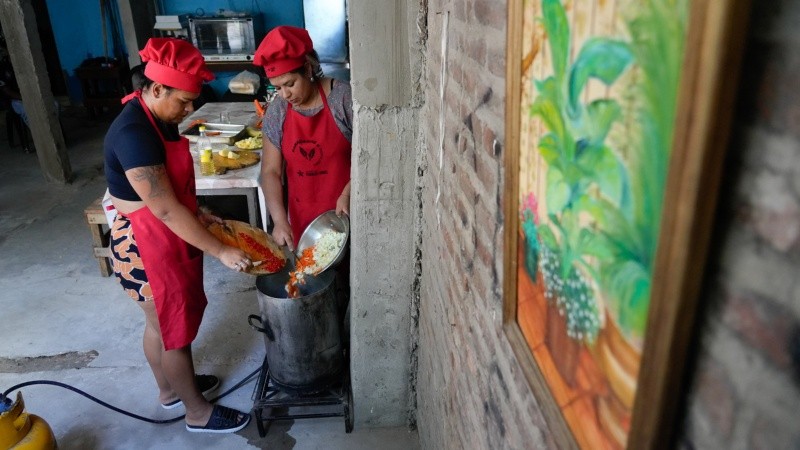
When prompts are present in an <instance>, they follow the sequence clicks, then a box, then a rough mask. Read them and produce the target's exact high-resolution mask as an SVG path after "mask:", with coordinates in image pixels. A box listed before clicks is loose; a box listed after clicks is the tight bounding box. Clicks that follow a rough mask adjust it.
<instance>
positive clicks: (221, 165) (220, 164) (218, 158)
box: [213, 151, 261, 175]
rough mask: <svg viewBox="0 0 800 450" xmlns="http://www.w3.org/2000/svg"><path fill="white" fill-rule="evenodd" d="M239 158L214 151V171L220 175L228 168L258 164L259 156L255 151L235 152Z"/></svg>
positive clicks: (234, 168) (240, 167)
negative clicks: (232, 157)
mask: <svg viewBox="0 0 800 450" xmlns="http://www.w3.org/2000/svg"><path fill="white" fill-rule="evenodd" d="M236 153H238V154H239V158H237V159H231V158H227V157H225V156H222V155H220V154H219V152H214V156H213V157H214V171H215V172H216V174H217V175H222V174H224V173H225V172H227V171H229V170H236V169H244V168H245V167H250V166H254V165H256V164H258V162H259V161H261V156H259V154H258V153H257V152H247V151H245V152H236Z"/></svg>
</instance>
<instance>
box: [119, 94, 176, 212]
mask: <svg viewBox="0 0 800 450" xmlns="http://www.w3.org/2000/svg"><path fill="white" fill-rule="evenodd" d="M156 124H157V125H158V126H159V128H160V129H161V133H162V134H163V135H164V138H165V139H166V140H168V141H177V140H179V139H180V135H179V134H178V127H177V125H172V124H167V123H165V122H161V121H160V120H158V119H156ZM103 155H104V160H105V162H104V170H105V175H106V181H107V183H108V190H109V192H111V195H113V196H114V197H117V198H120V199H122V200H132V201H138V200H141V198H140V197H139V194H137V193H136V191H134V190H133V186H131V183H130V182H129V181H128V178H127V177H126V176H125V171H126V170H130V169H134V168H136V167H147V166H157V165H160V164H164V161H165V150H164V146H163V145H162V144H161V139H160V137H159V136H158V133H157V132H156V130H155V129H153V125H151V124H150V121H149V120H148V119H147V115H146V114H145V112H144V110H143V109H142V106H141V105H140V104H139V101H138V100H136V99H133V100H131V101H129V102H128V103H127V104H125V107H124V108H123V109H122V112H120V113H119V116H117V118H116V119H114V122H112V123H111V126H110V127H109V128H108V132H107V133H106V137H105V140H104V141H103Z"/></svg>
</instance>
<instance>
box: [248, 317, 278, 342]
mask: <svg viewBox="0 0 800 450" xmlns="http://www.w3.org/2000/svg"><path fill="white" fill-rule="evenodd" d="M254 320H257V321H258V325H256V324H254V323H253V321H254ZM247 323H249V324H250V326H251V327H253V329H254V330H256V331H260V332H262V333H264V334H266V335H267V337H268V338H269V340H270V341H274V340H275V335H274V334H273V333H272V329H271V328H270V327H269V323H264V321H263V320H261V316H259V315H258V314H250V315H249V316H247ZM259 325H261V326H259ZM262 327H263V328H262Z"/></svg>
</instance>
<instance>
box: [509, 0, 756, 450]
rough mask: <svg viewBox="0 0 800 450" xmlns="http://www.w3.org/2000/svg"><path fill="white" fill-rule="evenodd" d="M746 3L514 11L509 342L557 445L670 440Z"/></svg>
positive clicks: (562, 4) (636, 3) (536, 3)
mask: <svg viewBox="0 0 800 450" xmlns="http://www.w3.org/2000/svg"><path fill="white" fill-rule="evenodd" d="M748 6H749V5H748V3H747V2H746V1H744V0H742V1H739V0H730V1H717V0H696V1H690V0H582V1H576V0H509V26H508V46H507V65H508V73H507V96H506V102H507V107H506V141H507V145H506V148H507V150H506V155H505V158H506V161H505V166H506V167H505V168H506V171H505V174H506V178H505V182H506V189H505V192H506V198H505V214H506V215H505V217H506V218H507V220H506V223H505V224H506V225H505V260H504V276H505V279H504V292H505V299H504V301H505V303H504V327H505V331H506V335H507V337H508V339H509V341H510V343H511V345H512V347H513V348H514V351H515V354H516V356H517V358H518V359H519V361H520V363H521V366H522V367H523V370H524V371H525V374H526V376H527V378H528V380H529V382H530V385H531V388H532V391H533V393H534V395H535V396H536V398H537V400H538V402H539V404H540V405H541V406H542V408H543V411H544V415H545V417H546V419H547V421H548V426H549V427H550V431H551V432H552V433H553V435H554V436H555V439H556V442H557V443H558V444H559V446H560V447H565V448H582V449H590V448H591V449H598V448H599V449H622V448H656V447H662V446H667V445H669V443H670V438H671V436H672V434H671V432H672V424H673V422H674V421H673V418H674V415H675V410H676V406H677V405H678V402H679V400H680V395H679V394H680V389H681V387H682V385H681V377H682V375H683V361H684V360H685V357H686V355H687V346H688V343H689V340H690V338H691V332H692V325H693V323H694V312H695V307H694V306H695V304H696V302H697V297H698V291H699V289H700V284H701V278H702V272H703V267H704V265H705V257H706V249H707V242H708V238H709V231H710V228H711V221H712V219H713V213H714V210H715V208H714V205H715V202H716V192H717V188H718V184H719V178H720V170H721V167H722V161H723V158H724V150H725V144H726V140H727V135H728V129H729V123H730V119H731V111H732V110H733V96H734V93H735V88H736V76H734V75H735V74H736V72H737V70H736V68H737V67H738V64H739V60H740V56H741V55H740V53H741V52H740V49H741V46H742V44H743V41H744V36H745V33H744V31H743V30H744V28H745V26H746V24H747V12H748V10H749V8H748Z"/></svg>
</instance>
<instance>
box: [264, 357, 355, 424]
mask: <svg viewBox="0 0 800 450" xmlns="http://www.w3.org/2000/svg"><path fill="white" fill-rule="evenodd" d="M336 405H341V406H342V409H341V412H320V413H303V414H289V413H286V414H273V411H274V410H276V409H282V410H286V411H288V408H293V407H303V408H304V410H307V409H309V408H314V407H320V408H324V409H326V410H329V411H330V410H331V409H332V408H331V406H336ZM253 412H254V413H255V416H256V425H258V435H259V436H260V437H264V436H266V435H267V426H268V425H269V424H270V423H271V422H274V421H277V420H294V419H315V418H320V417H344V430H345V432H346V433H350V432H351V431H353V392H352V390H351V389H350V371H349V370H345V371H344V376H343V380H342V382H341V383H339V384H337V385H335V386H331V387H330V388H327V389H323V390H321V391H319V392H315V393H312V394H303V393H297V392H289V391H287V390H282V389H281V388H279V387H277V386H276V385H275V384H274V383H273V380H272V377H271V376H270V372H269V364H268V363H267V358H266V357H264V364H263V365H262V366H261V372H260V373H259V374H258V382H257V383H256V387H255V390H254V391H253ZM265 423H266V426H265Z"/></svg>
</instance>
